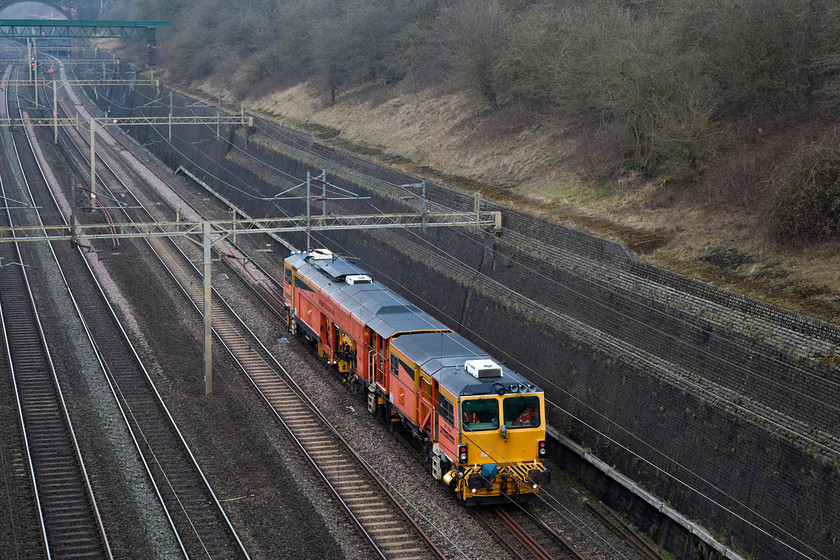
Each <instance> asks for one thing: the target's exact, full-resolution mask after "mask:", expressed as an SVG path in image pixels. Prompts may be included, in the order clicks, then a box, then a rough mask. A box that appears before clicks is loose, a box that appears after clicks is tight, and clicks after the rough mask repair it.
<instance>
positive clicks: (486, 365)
mask: <svg viewBox="0 0 840 560" xmlns="http://www.w3.org/2000/svg"><path fill="white" fill-rule="evenodd" d="M464 369H465V370H467V373H469V374H470V375H472V376H473V377H475V378H476V379H487V378H490V377H502V366H500V365H499V364H497V363H496V362H492V361H490V360H467V361H466V362H464Z"/></svg>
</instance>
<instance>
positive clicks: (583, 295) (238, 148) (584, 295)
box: [181, 125, 830, 513]
mask: <svg viewBox="0 0 840 560" xmlns="http://www.w3.org/2000/svg"><path fill="white" fill-rule="evenodd" d="M207 126H210V125H207ZM226 141H227V140H226ZM228 143H230V142H229V141H228ZM230 144H231V145H232V146H234V148H235V149H237V150H239V151H241V152H243V153H246V154H248V155H249V156H250V157H252V158H253V159H254V160H255V161H258V162H260V163H262V164H264V165H268V166H269V167H273V166H271V165H270V164H267V163H266V162H262V161H260V160H259V159H258V158H256V157H254V156H253V155H252V154H250V153H248V152H245V151H244V150H242V149H241V148H240V147H239V146H236V144H235V143H230ZM181 155H183V154H181ZM275 170H277V169H276V168H275ZM277 171H278V172H282V171H281V170H277ZM228 186H230V187H231V188H234V189H236V187H233V185H230V184H229V183H228ZM394 186H397V185H394ZM236 190H240V189H236ZM250 196H254V195H250ZM263 199H264V198H263ZM275 206H276V207H278V205H277V204H275ZM371 206H372V207H373V205H371ZM278 208H279V207H278ZM374 208H375V207H374ZM380 212H381V211H380ZM411 233H412V235H415V236H417V234H416V233H414V232H411ZM459 234H461V235H463V234H462V233H461V232H459ZM318 235H320V234H318ZM418 237H419V236H418ZM421 239H422V238H421ZM471 240H473V239H471ZM424 241H425V240H424ZM426 242H427V243H428V241H426ZM474 242H476V243H478V242H477V241H474ZM448 256H450V257H451V258H454V257H452V255H448ZM519 264H521V265H522V266H526V267H527V266H528V265H526V264H524V263H519ZM531 270H532V271H533V269H531ZM534 272H535V273H536V274H537V275H539V276H542V277H543V278H545V279H546V280H548V281H551V282H554V283H558V284H559V282H557V281H555V280H553V279H550V278H546V277H545V276H543V275H542V274H540V273H539V272H538V271H534ZM587 281H590V280H589V279H587ZM590 282H591V281H590ZM402 288H403V289H405V286H402ZM566 289H569V288H568V287H566ZM519 295H522V294H519ZM578 295H581V296H582V297H587V298H589V296H587V295H586V294H581V293H578ZM522 297H525V296H522ZM622 297H625V298H626V297H627V296H622ZM589 299H591V298H589ZM591 301H593V302H594V303H597V304H600V305H603V303H602V302H600V301H599V300H595V299H591ZM649 307H650V306H649ZM650 308H651V309H653V310H654V311H657V312H658V313H661V310H658V309H655V308H652V307H650ZM438 311H441V310H438ZM631 319H633V320H636V319H634V318H631ZM636 321H637V320H636ZM685 323H686V324H688V325H689V326H691V327H692V328H698V327H697V326H695V325H693V324H691V323H688V322H685ZM646 326H648V325H646ZM654 330H655V329H654ZM657 332H659V334H662V335H665V336H670V337H671V338H673V339H674V340H675V341H678V342H680V343H683V344H684V342H683V341H681V340H679V339H677V338H676V337H673V336H671V335H669V334H668V333H663V332H661V331H657ZM474 334H475V333H474ZM485 342H487V341H485ZM710 355H711V354H710ZM774 359H775V358H774ZM727 363H729V364H730V365H734V366H737V367H742V366H738V365H737V364H732V363H731V362H727ZM533 373H535V374H537V375H539V374H538V372H533ZM807 373H809V372H807ZM809 374H810V373H809ZM540 377H541V378H543V379H546V378H545V377H544V376H541V375H540ZM759 377H761V376H759ZM764 379H765V380H768V381H772V380H769V379H768V378H764ZM546 380H547V379H546ZM547 381H548V380H547ZM555 386H556V385H555ZM558 389H560V390H561V391H564V390H563V389H562V388H561V387H558ZM701 389H702V388H701ZM564 392H566V391H564ZM566 394H568V395H569V396H572V397H573V395H571V394H569V393H568V392H566ZM575 398H576V397H575ZM578 402H580V404H582V405H584V406H587V407H588V408H590V409H591V410H593V411H595V409H592V408H591V407H589V406H588V405H586V403H583V402H582V401H580V400H579V399H578ZM551 404H552V406H557V405H556V403H551ZM558 408H559V409H560V410H563V409H562V408H560V407H559V406H558ZM742 408H743V407H742ZM744 410H747V411H749V412H751V413H754V414H755V412H754V411H751V410H748V409H744ZM596 412H597V411H596ZM564 413H566V414H569V413H568V411H564ZM571 416H572V417H574V418H576V419H577V420H581V419H580V418H577V417H576V416H574V415H571ZM758 416H760V415H758ZM604 418H606V417H604ZM607 420H608V419H607ZM616 425H617V424H616ZM590 428H591V429H594V428H592V427H590ZM619 428H622V429H623V430H624V431H625V432H627V433H628V434H629V435H631V436H632V437H634V438H636V439H639V440H640V441H641V442H642V443H644V444H645V445H647V446H648V447H651V449H654V450H655V448H653V447H652V446H650V445H649V444H647V443H646V442H644V441H643V440H641V439H640V438H638V437H637V436H635V435H633V434H632V433H630V432H629V431H627V430H626V429H624V428H623V427H621V426H619ZM595 431H596V432H597V433H599V434H601V435H603V436H604V437H608V438H609V436H606V434H603V433H601V432H599V431H598V430H595ZM609 439H611V440H612V438H609ZM612 441H614V440H612ZM616 443H618V442H616ZM815 443H816V444H819V442H815ZM829 449H830V448H829ZM628 451H629V450H628ZM655 451H656V450H655ZM631 453H632V452H631ZM660 453H661V452H660ZM637 456H638V455H637ZM663 456H664V457H666V458H667V459H669V460H670V461H672V462H674V463H675V464H676V465H677V466H680V467H681V468H683V469H685V467H683V466H682V465H680V464H679V463H678V462H676V461H675V460H674V459H673V458H671V457H668V456H667V455H665V454H663ZM638 457H639V458H640V459H643V458H642V457H641V456H638ZM652 466H654V467H656V465H652ZM656 468H657V469H659V470H662V469H660V468H659V467H656ZM685 470H686V471H687V472H691V471H690V470H689V469H685ZM662 472H665V471H664V470H663V471H662ZM666 474H667V473H666ZM692 474H694V473H692ZM695 476H697V475H696V474H695ZM698 479H700V480H703V479H702V478H700V477H698ZM704 482H706V483H707V484H708V482H707V481H704ZM686 486H687V485H686ZM753 513H755V512H753Z"/></svg>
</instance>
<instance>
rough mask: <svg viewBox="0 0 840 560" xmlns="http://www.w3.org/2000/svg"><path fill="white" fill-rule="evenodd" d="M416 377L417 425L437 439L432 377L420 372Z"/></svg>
mask: <svg viewBox="0 0 840 560" xmlns="http://www.w3.org/2000/svg"><path fill="white" fill-rule="evenodd" d="M417 377H418V387H417V395H418V396H419V398H418V399H417V425H418V426H419V427H420V428H421V429H423V431H425V432H426V433H428V434H429V435H431V436H432V439H434V440H437V425H436V422H435V401H436V400H437V395H436V394H435V382H434V379H432V378H431V377H429V376H428V375H426V374H425V373H422V372H420V374H419V375H418V376H417Z"/></svg>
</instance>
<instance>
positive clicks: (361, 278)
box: [344, 274, 373, 286]
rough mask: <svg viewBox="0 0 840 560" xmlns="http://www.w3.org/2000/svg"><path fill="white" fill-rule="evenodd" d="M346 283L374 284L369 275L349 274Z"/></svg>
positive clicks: (345, 278) (345, 279)
mask: <svg viewBox="0 0 840 560" xmlns="http://www.w3.org/2000/svg"><path fill="white" fill-rule="evenodd" d="M344 281H345V282H347V283H348V284H350V285H351V286H352V285H353V284H372V283H373V279H372V278H371V277H370V276H368V275H367V274H348V275H347V276H345V277H344Z"/></svg>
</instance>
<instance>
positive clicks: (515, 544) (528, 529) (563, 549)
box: [470, 506, 585, 560]
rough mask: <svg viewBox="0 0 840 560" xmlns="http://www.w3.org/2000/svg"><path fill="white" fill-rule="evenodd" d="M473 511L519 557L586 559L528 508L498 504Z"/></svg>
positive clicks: (542, 559) (485, 526) (546, 559)
mask: <svg viewBox="0 0 840 560" xmlns="http://www.w3.org/2000/svg"><path fill="white" fill-rule="evenodd" d="M470 513H471V514H472V515H473V517H475V518H476V520H477V521H478V522H479V523H481V525H482V526H484V528H485V529H486V530H487V532H488V533H490V534H491V535H493V536H494V537H495V538H496V540H498V541H499V543H501V544H502V545H503V546H504V547H505V548H506V549H507V550H508V552H510V554H511V555H512V556H513V557H514V558H516V559H521V560H527V559H530V558H534V559H536V560H552V559H571V560H584V558H585V557H584V556H583V555H582V554H581V553H580V552H579V551H578V550H577V549H576V548H575V547H573V546H572V545H571V544H569V543H568V542H566V540H565V539H564V538H563V537H562V536H561V535H558V534H557V533H556V532H555V531H554V530H552V529H551V528H550V527H548V526H547V525H546V524H545V523H543V522H542V521H540V520H539V519H537V518H536V517H534V516H533V515H532V514H531V513H530V512H528V511H527V510H525V509H522V508H511V507H502V506H497V507H492V508H485V509H481V510H475V511H470Z"/></svg>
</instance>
